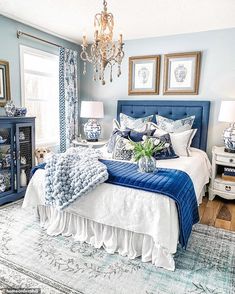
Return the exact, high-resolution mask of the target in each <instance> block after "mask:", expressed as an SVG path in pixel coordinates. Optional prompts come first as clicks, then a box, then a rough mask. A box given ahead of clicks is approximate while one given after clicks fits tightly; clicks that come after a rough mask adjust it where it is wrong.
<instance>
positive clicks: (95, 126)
mask: <svg viewBox="0 0 235 294" xmlns="http://www.w3.org/2000/svg"><path fill="white" fill-rule="evenodd" d="M84 134H85V137H86V140H87V141H88V142H97V141H98V139H99V137H100V134H101V126H100V124H99V123H98V122H97V120H96V119H89V120H88V122H87V123H86V124H85V125H84Z"/></svg>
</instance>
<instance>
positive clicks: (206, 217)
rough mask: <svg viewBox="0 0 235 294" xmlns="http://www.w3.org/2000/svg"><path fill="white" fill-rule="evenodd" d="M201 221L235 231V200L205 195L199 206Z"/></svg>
mask: <svg viewBox="0 0 235 294" xmlns="http://www.w3.org/2000/svg"><path fill="white" fill-rule="evenodd" d="M199 214H200V223H201V224H205V225H209V226H214V227H216V228H221V229H225V230H229V231H234V232H235V200H226V199H223V198H221V197H218V196H216V197H215V198H214V200H213V201H209V199H208V197H204V198H203V201H202V204H201V205H200V206H199Z"/></svg>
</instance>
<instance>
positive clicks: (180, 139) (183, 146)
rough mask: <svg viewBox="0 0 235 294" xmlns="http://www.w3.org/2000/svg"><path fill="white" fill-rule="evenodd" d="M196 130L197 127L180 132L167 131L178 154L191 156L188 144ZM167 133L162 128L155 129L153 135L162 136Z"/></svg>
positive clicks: (189, 144)
mask: <svg viewBox="0 0 235 294" xmlns="http://www.w3.org/2000/svg"><path fill="white" fill-rule="evenodd" d="M196 132H197V129H192V130H188V131H184V132H181V133H169V135H170V138H171V143H172V147H173V149H174V151H175V153H176V154H177V155H178V156H191V153H190V146H191V143H192V140H193V138H194V136H195V134H196ZM165 134H167V132H165V131H164V130H161V129H156V131H155V132H154V134H153V136H162V135H165Z"/></svg>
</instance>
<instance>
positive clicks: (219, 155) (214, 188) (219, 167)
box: [209, 146, 235, 200]
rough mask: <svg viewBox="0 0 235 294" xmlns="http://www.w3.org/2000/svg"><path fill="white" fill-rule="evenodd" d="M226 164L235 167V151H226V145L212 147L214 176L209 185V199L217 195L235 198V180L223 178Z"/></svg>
mask: <svg viewBox="0 0 235 294" xmlns="http://www.w3.org/2000/svg"><path fill="white" fill-rule="evenodd" d="M225 166H228V167H235V153H228V152H224V147H216V146H214V147H213V149H212V177H211V183H210V187H209V200H213V199H214V197H215V195H218V196H220V197H223V198H225V199H235V182H232V181H226V180H223V179H222V173H223V168H224V167H225Z"/></svg>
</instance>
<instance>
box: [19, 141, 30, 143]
mask: <svg viewBox="0 0 235 294" xmlns="http://www.w3.org/2000/svg"><path fill="white" fill-rule="evenodd" d="M19 143H20V144H26V143H30V141H29V140H22V141H20V142H19Z"/></svg>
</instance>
